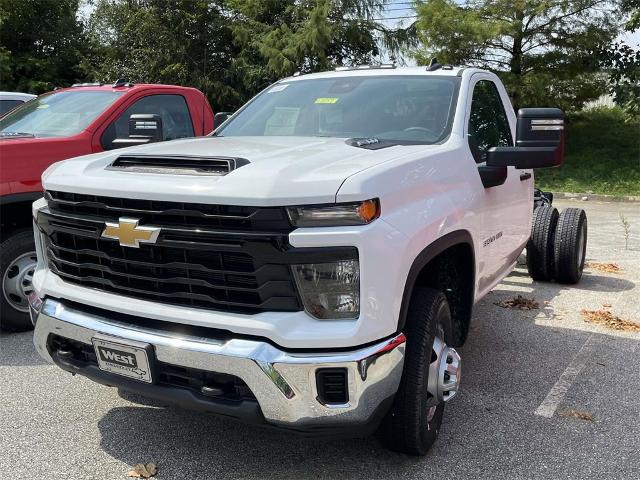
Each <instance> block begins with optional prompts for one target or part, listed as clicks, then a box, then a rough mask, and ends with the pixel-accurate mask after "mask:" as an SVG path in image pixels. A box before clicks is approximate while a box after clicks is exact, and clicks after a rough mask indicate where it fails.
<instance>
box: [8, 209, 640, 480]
mask: <svg viewBox="0 0 640 480" xmlns="http://www.w3.org/2000/svg"><path fill="white" fill-rule="evenodd" d="M558 206H559V207H566V206H579V207H583V208H585V209H586V210H587V215H588V218H589V243H588V250H587V260H588V261H591V262H603V263H610V262H615V263H616V264H617V265H618V266H619V267H620V268H621V270H620V272H618V273H603V272H599V271H597V270H595V269H593V268H587V269H586V270H585V275H584V277H583V279H582V281H581V283H580V284H579V285H576V286H571V287H569V286H562V285H557V284H554V283H538V282H532V281H531V279H530V278H529V277H528V276H527V274H526V269H525V268H523V266H522V265H520V266H519V267H518V268H517V269H516V270H515V271H514V272H513V273H512V274H511V275H510V276H509V277H507V278H506V279H505V280H504V281H503V282H502V283H501V284H500V285H499V286H498V287H497V288H496V289H495V290H494V291H493V292H492V293H490V294H489V295H487V296H486V297H485V298H484V299H483V300H481V301H480V302H479V304H478V305H477V306H476V309H475V311H474V318H473V323H472V327H471V331H470V334H469V340H468V341H467V343H466V345H465V346H464V347H463V348H462V349H461V353H462V357H463V361H464V374H463V381H462V390H461V393H460V394H459V395H458V397H457V398H456V399H455V400H454V401H452V402H451V403H450V404H449V405H448V406H447V410H446V412H445V420H444V425H443V428H442V430H441V434H440V438H439V439H438V441H437V443H436V445H435V447H434V448H433V450H432V451H431V452H430V453H429V454H428V455H427V456H426V457H424V458H413V457H407V456H403V455H398V454H395V453H389V452H387V451H386V450H384V449H383V448H382V447H381V446H380V444H379V442H378V440H376V439H375V438H365V439H325V440H309V439H302V438H299V437H294V436H290V435H287V434H283V433H280V432H277V431H272V430H267V429H262V428H258V427H251V426H246V425H243V424H238V423H235V422H232V421H230V420H223V419H219V418H216V417H213V416H209V415H205V414H200V413H194V412H188V411H182V410H178V409H175V408H173V407H165V406H161V405H155V404H144V400H143V399H139V398H133V397H131V396H125V397H126V398H123V397H121V396H119V395H118V393H117V391H116V390H115V389H110V388H107V387H103V386H100V385H97V384H94V383H92V382H90V381H89V380H86V379H84V378H79V377H72V376H71V375H70V374H68V373H65V372H63V371H61V370H59V369H57V368H56V367H53V366H50V365H47V364H45V363H44V362H43V361H42V360H40V358H39V357H38V356H37V354H36V353H35V350H34V348H33V346H32V343H31V334H30V333H23V334H8V335H7V334H3V335H1V336H0V478H1V479H3V480H4V479H27V478H28V479H58V478H65V479H66V478H72V479H123V478H126V472H127V471H128V470H129V467H130V466H131V465H133V464H135V463H139V462H155V463H157V465H158V469H159V473H158V476H157V477H156V478H158V479H227V478H228V479H231V478H243V479H244V478H259V479H270V478H274V479H276V478H277V479H294V478H300V479H301V478H313V479H324V478H327V479H328V478H336V479H338V478H340V479H351V478H363V479H365V478H366V479H370V478H424V479H429V478H439V479H442V478H508V479H530V478H576V479H578V478H579V479H582V478H585V479H587V478H598V479H614V478H616V479H617V478H620V479H631V478H640V333H633V332H625V331H616V330H611V329H608V328H606V327H604V326H599V325H594V324H590V323H586V322H585V321H584V317H583V316H582V315H581V313H580V312H581V310H582V309H589V310H597V309H600V308H603V307H602V305H603V304H608V305H609V304H610V305H611V306H610V307H606V308H607V309H608V310H610V311H611V312H612V313H614V314H615V315H617V316H619V317H621V318H624V319H628V320H632V321H636V322H638V323H640V295H639V293H640V204H638V203H595V202H566V201H565V202H558ZM620 213H622V214H623V215H624V216H625V217H626V218H627V219H628V221H629V223H630V225H631V234H630V236H629V249H628V250H625V247H624V244H625V242H624V234H623V228H622V222H621V219H620ZM518 294H520V295H523V296H524V297H526V298H531V299H534V300H535V301H537V302H538V304H539V308H538V309H533V310H514V309H509V308H501V307H500V306H497V305H496V303H499V302H500V301H502V300H506V299H510V298H513V297H514V296H516V295H518ZM139 402H142V404H141V403H139ZM572 412H573V413H575V412H580V413H579V416H581V417H583V418H577V417H576V416H572Z"/></svg>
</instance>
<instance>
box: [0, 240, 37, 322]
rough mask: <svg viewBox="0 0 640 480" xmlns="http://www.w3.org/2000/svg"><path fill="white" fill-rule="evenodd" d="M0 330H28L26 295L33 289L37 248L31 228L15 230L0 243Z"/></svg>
mask: <svg viewBox="0 0 640 480" xmlns="http://www.w3.org/2000/svg"><path fill="white" fill-rule="evenodd" d="M0 252H2V255H1V258H0V280H1V281H2V284H1V286H0V287H1V289H2V293H1V294H0V313H1V314H2V317H1V318H2V319H1V320H0V329H1V330H3V331H5V332H23V331H25V330H31V329H32V328H33V325H32V324H31V320H30V319H29V303H28V300H27V295H28V294H29V293H31V292H32V291H33V286H32V278H33V272H34V270H35V268H36V247H35V243H34V239H33V231H32V230H29V229H27V230H18V231H17V232H14V233H13V234H11V235H10V236H9V237H8V238H7V239H6V240H5V241H4V242H2V244H1V245H0Z"/></svg>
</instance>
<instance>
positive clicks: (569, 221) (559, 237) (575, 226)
mask: <svg viewBox="0 0 640 480" xmlns="http://www.w3.org/2000/svg"><path fill="white" fill-rule="evenodd" d="M586 251H587V215H586V213H585V212H584V210H582V209H581V208H567V209H566V210H565V211H563V212H562V213H561V214H560V218H559V219H558V228H557V229H556V234H555V255H554V260H555V271H556V280H557V281H558V282H559V283H566V284H574V283H578V282H579V281H580V279H581V278H582V271H583V270H584V261H585V254H586Z"/></svg>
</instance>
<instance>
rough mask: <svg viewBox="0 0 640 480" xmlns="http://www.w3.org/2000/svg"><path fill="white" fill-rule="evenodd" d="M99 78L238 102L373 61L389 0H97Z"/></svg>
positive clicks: (94, 24) (224, 104)
mask: <svg viewBox="0 0 640 480" xmlns="http://www.w3.org/2000/svg"><path fill="white" fill-rule="evenodd" d="M95 3H96V10H95V12H94V13H93V15H92V17H91V21H90V22H89V31H90V34H91V38H92V41H93V47H94V51H95V52H96V54H95V55H94V58H93V61H92V64H93V65H94V66H95V69H96V74H97V77H98V78H100V79H103V80H105V81H106V80H112V79H114V78H116V77H125V78H128V79H130V80H131V81H138V82H163V83H175V84H182V85H190V86H193V87H196V88H199V89H201V90H203V91H204V92H205V93H206V94H207V95H208V96H209V99H210V100H211V101H212V103H213V104H214V105H215V108H216V110H228V109H235V108H237V107H239V106H240V105H242V104H243V103H244V102H245V101H246V100H247V99H248V98H249V97H251V96H252V95H253V94H255V93H256V92H258V91H259V90H260V89H262V88H264V87H266V86H267V85H269V84H270V83H271V82H273V81H275V80H276V79H278V78H281V77H282V76H286V75H291V74H293V73H294V72H296V71H302V72H311V71H318V70H326V69H329V68H333V67H334V66H338V65H345V64H357V63H368V62H371V61H374V59H375V58H376V57H377V56H378V55H379V47H378V45H379V43H380V42H381V41H382V40H386V41H388V42H390V41H391V40H390V38H391V37H392V35H390V34H389V32H388V31H387V30H386V29H385V28H384V27H382V26H381V25H379V24H377V23H376V22H375V21H373V20H372V19H373V18H375V15H378V14H380V12H381V11H382V8H383V5H384V3H385V0H302V1H301V0H128V1H126V2H125V1H121V0H96V2H95Z"/></svg>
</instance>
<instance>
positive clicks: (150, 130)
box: [113, 113, 164, 148]
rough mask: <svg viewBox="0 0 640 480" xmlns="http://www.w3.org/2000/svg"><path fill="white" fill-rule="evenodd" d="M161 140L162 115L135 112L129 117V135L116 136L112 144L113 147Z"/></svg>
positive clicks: (162, 138)
mask: <svg viewBox="0 0 640 480" xmlns="http://www.w3.org/2000/svg"><path fill="white" fill-rule="evenodd" d="M162 140H164V136H163V134H162V117H161V116H160V115H157V114H155V113H136V114H133V115H131V116H130V117H129V136H128V137H127V138H116V139H115V140H114V141H113V146H114V148H121V147H132V146H135V145H145V144H147V143H154V142H161V141H162Z"/></svg>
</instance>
